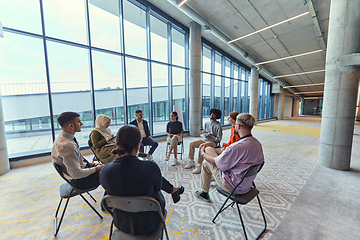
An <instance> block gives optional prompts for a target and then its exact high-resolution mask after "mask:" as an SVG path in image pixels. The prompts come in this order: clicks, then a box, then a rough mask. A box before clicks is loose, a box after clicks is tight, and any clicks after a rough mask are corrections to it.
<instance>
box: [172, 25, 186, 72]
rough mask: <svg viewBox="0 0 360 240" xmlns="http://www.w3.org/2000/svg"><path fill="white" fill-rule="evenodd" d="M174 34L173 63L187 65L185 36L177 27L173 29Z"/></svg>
mask: <svg viewBox="0 0 360 240" xmlns="http://www.w3.org/2000/svg"><path fill="white" fill-rule="evenodd" d="M171 34H172V51H173V52H172V64H174V65H178V66H183V67H184V66H185V36H184V34H183V33H181V32H179V31H178V30H176V29H174V28H173V29H172V30H171Z"/></svg>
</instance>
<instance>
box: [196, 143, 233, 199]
mask: <svg viewBox="0 0 360 240" xmlns="http://www.w3.org/2000/svg"><path fill="white" fill-rule="evenodd" d="M205 152H206V153H208V154H210V155H211V156H213V157H217V156H218V155H217V154H216V152H215V151H214V149H213V148H212V147H207V148H205ZM211 175H212V176H214V179H215V181H216V183H217V184H218V186H219V187H220V188H221V189H223V190H225V191H226V192H228V193H230V192H231V190H230V189H229V188H228V187H227V186H226V185H225V184H224V183H223V181H222V180H221V178H220V175H219V169H218V168H217V167H216V166H214V165H212V164H211V163H209V162H208V161H206V160H205V161H204V162H203V164H202V169H201V175H200V179H201V188H202V190H204V191H205V192H209V189H210V183H211Z"/></svg>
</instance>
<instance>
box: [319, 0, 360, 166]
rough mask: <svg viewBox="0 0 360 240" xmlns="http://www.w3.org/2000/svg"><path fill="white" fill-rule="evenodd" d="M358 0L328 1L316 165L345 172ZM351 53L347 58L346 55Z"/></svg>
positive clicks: (359, 45)
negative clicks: (317, 161) (323, 87)
mask: <svg viewBox="0 0 360 240" xmlns="http://www.w3.org/2000/svg"><path fill="white" fill-rule="evenodd" d="M359 39H360V0H331V7H330V20H329V33H328V47H327V54H326V73H325V89H324V103H323V114H322V121H321V134H320V146H319V163H320V164H322V165H324V166H326V167H329V168H332V169H338V170H349V169H350V160H351V147H352V140H353V131H354V119H355V108H356V99H357V91H358V84H359V79H360V69H359V65H358V64H360V61H359V59H357V61H354V60H356V59H351V58H349V57H350V56H354V55H356V54H354V53H360V41H359ZM350 54H351V55H350Z"/></svg>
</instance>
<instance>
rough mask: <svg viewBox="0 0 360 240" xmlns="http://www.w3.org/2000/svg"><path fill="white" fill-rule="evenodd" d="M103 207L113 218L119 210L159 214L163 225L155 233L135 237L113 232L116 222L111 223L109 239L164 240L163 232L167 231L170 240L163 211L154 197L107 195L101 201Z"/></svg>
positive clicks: (117, 231)
mask: <svg viewBox="0 0 360 240" xmlns="http://www.w3.org/2000/svg"><path fill="white" fill-rule="evenodd" d="M101 205H102V206H103V208H105V210H106V211H108V212H109V213H110V215H111V216H113V209H114V208H116V209H119V210H122V211H124V212H132V213H136V212H158V213H159V215H160V218H161V221H162V222H161V224H160V225H159V228H158V229H156V230H155V231H153V232H152V233H150V234H148V235H145V236H144V235H140V236H133V235H131V234H128V233H124V232H121V231H119V230H115V231H114V232H113V226H114V221H112V222H111V225H110V235H109V239H127V240H138V239H141V240H144V239H147V240H150V239H151V240H153V239H154V240H155V239H156V240H158V239H163V230H165V234H166V239H167V240H169V236H168V232H167V229H166V225H165V217H166V214H165V216H164V215H163V213H162V211H161V207H160V204H159V202H158V201H156V200H155V199H154V198H152V197H148V196H136V197H124V196H113V195H106V196H104V197H103V199H102V200H101Z"/></svg>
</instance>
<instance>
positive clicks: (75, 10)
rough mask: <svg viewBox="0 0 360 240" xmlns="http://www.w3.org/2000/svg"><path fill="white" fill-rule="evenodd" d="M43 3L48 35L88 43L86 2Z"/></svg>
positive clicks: (56, 0)
mask: <svg viewBox="0 0 360 240" xmlns="http://www.w3.org/2000/svg"><path fill="white" fill-rule="evenodd" d="M42 2H43V5H44V16H45V28H46V35H48V36H51V37H55V38H60V39H64V40H67V41H73V42H78V43H82V44H86V43H87V37H86V32H87V31H86V17H85V4H84V3H85V1H79V0H78V1H73V0H61V1H58V0H46V1H42Z"/></svg>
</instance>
